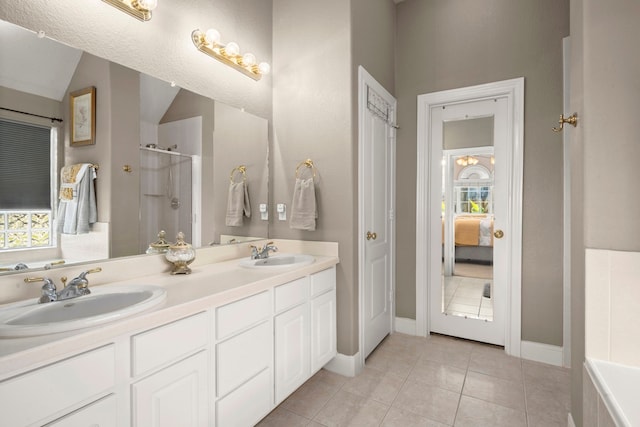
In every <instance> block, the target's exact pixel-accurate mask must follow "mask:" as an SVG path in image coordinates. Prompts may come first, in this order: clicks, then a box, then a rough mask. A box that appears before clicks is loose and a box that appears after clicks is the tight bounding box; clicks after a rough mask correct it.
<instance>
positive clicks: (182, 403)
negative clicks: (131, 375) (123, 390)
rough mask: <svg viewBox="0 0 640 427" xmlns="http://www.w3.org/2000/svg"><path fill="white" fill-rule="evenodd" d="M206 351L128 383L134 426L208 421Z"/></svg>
mask: <svg viewBox="0 0 640 427" xmlns="http://www.w3.org/2000/svg"><path fill="white" fill-rule="evenodd" d="M207 391H208V387H207V353H206V352H205V351H200V352H199V353H196V354H194V355H193V356H190V357H188V358H186V359H185V360H182V361H180V362H178V363H176V364H174V365H171V366H169V367H168V368H164V369H163V370H161V371H159V372H157V373H155V374H153V375H151V376H149V377H146V378H144V379H142V380H140V381H138V382H136V383H134V384H133V385H132V386H131V399H132V410H133V416H132V419H133V425H134V426H136V427H171V426H180V427H206V426H207V425H208V416H207V415H208V410H207V405H208V397H207Z"/></svg>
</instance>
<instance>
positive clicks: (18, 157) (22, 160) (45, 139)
mask: <svg viewBox="0 0 640 427" xmlns="http://www.w3.org/2000/svg"><path fill="white" fill-rule="evenodd" d="M9 209H51V129H50V128H47V127H43V126H36V125H31V124H26V123H18V122H13V121H8V120H0V210H9Z"/></svg>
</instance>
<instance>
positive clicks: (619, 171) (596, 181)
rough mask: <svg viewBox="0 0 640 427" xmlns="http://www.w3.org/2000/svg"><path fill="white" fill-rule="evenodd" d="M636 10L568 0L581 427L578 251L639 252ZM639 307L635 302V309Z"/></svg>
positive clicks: (575, 387) (575, 350)
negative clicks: (574, 123)
mask: <svg viewBox="0 0 640 427" xmlns="http://www.w3.org/2000/svg"><path fill="white" fill-rule="evenodd" d="M639 17H640V3H638V2H635V1H628V0H612V1H609V2H602V1H599V0H571V43H572V55H571V67H572V69H571V77H572V81H571V103H572V110H575V111H577V112H578V114H579V116H580V118H579V124H578V127H577V128H576V129H574V130H573V132H574V135H575V137H574V141H573V146H572V147H571V148H572V149H571V156H572V158H571V167H572V174H571V177H572V206H575V207H576V209H573V210H572V217H571V223H572V227H571V230H572V233H573V236H572V288H571V292H572V295H571V296H572V298H571V302H572V307H571V310H572V313H571V314H572V322H571V328H572V334H571V337H572V342H571V352H572V353H571V356H572V366H573V370H572V376H571V377H572V378H571V397H572V401H571V414H572V416H573V418H574V421H575V422H576V426H578V427H579V426H581V425H582V424H583V420H582V375H581V367H582V364H583V362H584V342H585V336H584V315H585V311H584V281H585V277H584V268H585V258H584V248H585V247H587V248H594V249H614V250H623V251H640V241H639V240H638V236H639V235H640V221H638V214H637V212H638V209H639V208H640V198H638V197H637V191H636V188H635V187H636V186H635V183H636V182H637V181H638V179H637V178H635V176H636V169H637V165H636V162H635V159H637V158H638V156H640V144H639V143H638V141H640V128H639V127H638V125H637V119H636V116H637V112H638V111H639V110H640V98H639V97H638V93H640V80H638V75H640V57H638V55H635V54H634V53H635V52H636V51H637V42H638V40H640V27H639V26H638V18H639ZM637 303H638V304H640V301H637Z"/></svg>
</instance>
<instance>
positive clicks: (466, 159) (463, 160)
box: [456, 156, 479, 166]
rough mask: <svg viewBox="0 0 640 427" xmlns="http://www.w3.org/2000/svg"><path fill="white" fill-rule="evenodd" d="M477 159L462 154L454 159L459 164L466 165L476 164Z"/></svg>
mask: <svg viewBox="0 0 640 427" xmlns="http://www.w3.org/2000/svg"><path fill="white" fill-rule="evenodd" d="M478 161H479V160H478V159H476V158H475V157H473V156H462V157H458V159H457V160H456V163H457V164H459V165H460V166H467V165H476V164H478Z"/></svg>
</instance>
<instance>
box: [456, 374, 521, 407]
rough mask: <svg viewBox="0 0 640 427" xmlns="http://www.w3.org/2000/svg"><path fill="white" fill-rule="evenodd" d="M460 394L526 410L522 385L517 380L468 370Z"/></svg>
mask: <svg viewBox="0 0 640 427" xmlns="http://www.w3.org/2000/svg"><path fill="white" fill-rule="evenodd" d="M462 394H463V395H465V396H471V397H475V398H477V399H480V400H486V401H487V402H491V403H495V404H498V405H502V406H506V407H508V408H512V409H517V410H519V411H525V410H526V406H525V401H524V386H523V384H522V383H521V382H519V381H509V380H505V379H502V378H497V377H492V376H489V375H485V374H480V373H477V372H473V371H469V372H468V374H467V378H466V380H465V382H464V389H463V390H462Z"/></svg>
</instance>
